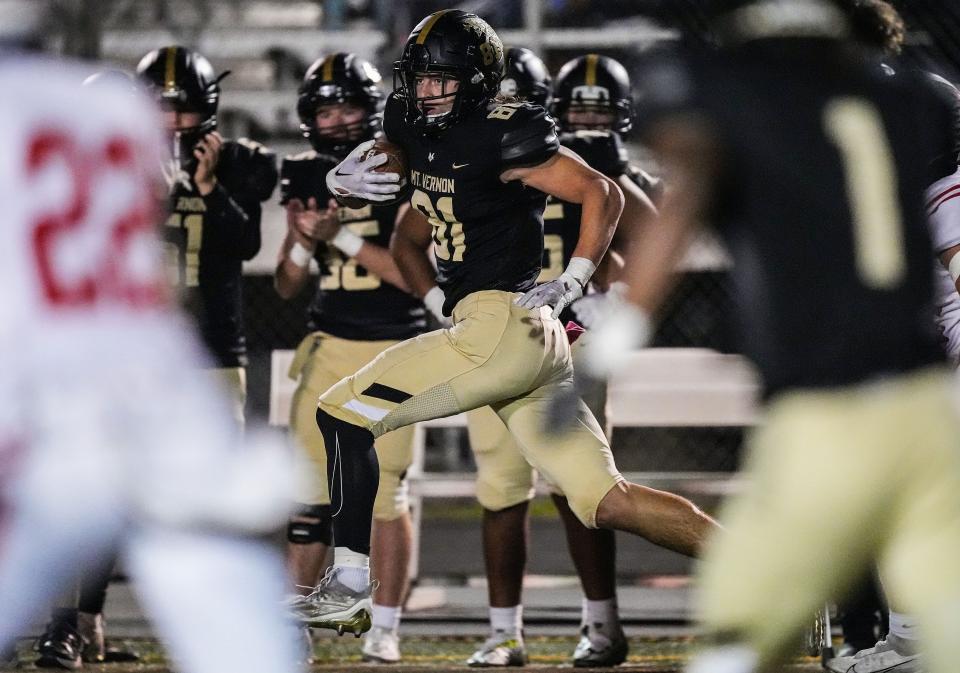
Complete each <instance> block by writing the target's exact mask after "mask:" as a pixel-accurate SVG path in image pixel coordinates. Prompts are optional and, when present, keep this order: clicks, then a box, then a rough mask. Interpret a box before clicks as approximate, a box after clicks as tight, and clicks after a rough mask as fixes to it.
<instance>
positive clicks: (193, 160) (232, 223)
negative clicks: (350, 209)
mask: <svg viewBox="0 0 960 673" xmlns="http://www.w3.org/2000/svg"><path fill="white" fill-rule="evenodd" d="M137 75H138V76H139V77H140V79H141V80H142V81H143V82H144V84H145V86H146V87H147V88H148V89H149V90H150V92H151V93H152V94H153V96H154V98H155V99H156V101H157V102H158V103H159V105H160V107H161V109H162V112H163V123H164V127H165V128H166V132H167V136H168V139H169V144H168V150H169V156H168V158H167V161H166V162H165V164H164V174H165V176H166V179H167V186H168V191H169V212H170V215H169V217H168V218H167V222H166V226H165V227H164V239H165V240H166V241H167V248H168V252H167V257H168V265H169V273H170V280H171V282H172V283H173V284H174V285H175V286H176V287H177V288H178V289H179V290H180V293H181V297H180V298H181V301H182V303H183V306H184V308H185V309H186V310H187V312H188V313H189V314H190V315H192V316H193V317H194V319H195V320H196V322H197V326H198V327H199V329H200V334H201V336H202V337H203V341H204V344H205V345H206V347H207V349H208V350H209V351H210V353H211V354H212V355H213V359H214V361H215V363H216V367H215V368H211V369H210V370H208V373H209V375H210V377H211V378H213V379H214V380H215V381H217V382H218V383H219V384H220V385H221V386H222V387H223V388H224V389H225V390H226V391H228V392H229V394H230V396H231V399H232V400H233V413H234V418H235V419H236V421H237V423H238V424H239V425H241V426H242V425H243V422H244V404H245V402H246V396H247V383H246V370H245V366H246V359H247V358H246V339H245V337H244V335H243V316H242V311H241V307H242V284H243V278H242V263H243V262H244V261H246V260H249V259H252V258H253V257H254V255H256V254H257V252H258V251H259V250H260V216H261V205H260V204H261V203H262V202H263V201H266V200H267V199H268V198H270V195H271V194H272V193H273V190H274V188H275V187H276V185H277V168H276V158H275V157H274V155H273V153H272V152H270V151H268V150H267V149H266V148H264V147H263V146H262V145H260V144H258V143H255V142H253V141H251V140H247V139H244V138H241V139H239V140H236V141H234V140H226V139H224V138H223V137H222V136H221V135H220V133H219V132H217V107H218V105H219V102H220V81H221V80H222V79H223V78H224V77H225V76H226V75H227V73H223V74H221V75H219V76H217V75H216V74H215V72H214V70H213V66H211V65H210V62H209V61H208V60H207V59H206V58H204V57H203V56H202V55H200V54H198V53H197V52H195V51H191V50H190V49H186V48H184V47H177V46H170V47H162V48H160V49H155V50H153V51H151V52H150V53H148V54H146V55H145V56H144V57H143V58H142V59H141V60H140V63H139V64H138V65H137Z"/></svg>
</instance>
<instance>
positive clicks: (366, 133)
mask: <svg viewBox="0 0 960 673" xmlns="http://www.w3.org/2000/svg"><path fill="white" fill-rule="evenodd" d="M327 88H328V87H327V86H326V85H325V86H323V87H321V89H320V94H319V95H317V96H314V97H312V98H311V100H310V101H309V103H308V104H307V105H308V108H309V109H308V110H304V112H303V114H301V118H302V119H305V121H303V122H301V124H300V132H301V133H303V136H304V137H305V138H306V139H307V140H309V141H310V145H311V147H313V149H314V150H316V151H317V152H320V153H321V154H329V155H331V156H334V157H343V156H346V155H347V154H348V153H349V152H350V150H352V149H353V148H354V147H356V146H357V145H358V144H359V143H361V142H363V141H365V140H369V139H371V138H373V136H374V135H375V134H376V130H377V121H378V115H377V110H376V106H375V104H374V105H373V106H371V105H370V104H368V102H367V101H364V100H361V99H359V98H357V97H355V96H348V95H345V94H344V92H343V91H342V90H340V87H337V86H331V87H330V88H331V89H336V90H337V91H329V92H324V89H327ZM334 105H351V106H353V107H355V108H359V109H360V110H362V111H363V114H362V116H361V117H360V118H359V119H358V120H357V121H353V122H343V123H340V124H332V125H330V126H325V127H323V128H321V127H320V125H319V123H318V122H317V115H319V114H320V113H321V112H322V110H323V108H325V107H332V106H334Z"/></svg>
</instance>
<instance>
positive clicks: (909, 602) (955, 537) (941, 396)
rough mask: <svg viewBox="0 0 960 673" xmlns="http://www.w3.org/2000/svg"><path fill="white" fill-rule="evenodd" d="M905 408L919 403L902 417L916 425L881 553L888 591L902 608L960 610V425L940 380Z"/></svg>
mask: <svg viewBox="0 0 960 673" xmlns="http://www.w3.org/2000/svg"><path fill="white" fill-rule="evenodd" d="M905 404H909V405H913V406H912V408H909V409H908V410H905V412H904V414H905V416H906V415H907V414H909V419H910V420H909V421H908V420H907V418H904V422H905V423H910V424H909V425H906V428H908V429H909V432H910V453H909V455H905V456H904V459H903V464H902V466H901V467H900V469H899V470H898V472H899V474H900V475H901V485H900V488H899V489H898V492H896V493H894V494H892V495H891V498H890V506H889V508H888V510H887V514H888V516H889V517H890V528H891V530H890V536H889V540H888V542H887V544H886V545H885V547H884V550H883V553H882V555H881V574H882V579H883V581H884V587H885V589H886V590H887V593H888V595H889V597H890V600H891V603H892V604H893V605H896V606H897V608H898V609H900V610H911V611H917V612H933V613H936V612H937V611H938V610H941V609H942V606H943V604H944V601H952V602H953V609H954V610H957V609H960V564H958V563H957V562H956V559H957V558H958V557H960V426H958V423H957V418H956V413H955V411H954V409H953V405H952V404H951V398H950V395H949V393H948V391H947V389H946V387H945V386H943V385H942V381H940V382H937V381H936V380H930V381H928V382H925V383H923V382H918V384H917V386H916V387H915V388H914V389H913V390H912V391H911V395H910V399H909V401H905ZM951 592H952V595H951ZM938 606H941V607H938ZM933 618H934V619H936V617H933ZM922 622H923V620H921V623H922Z"/></svg>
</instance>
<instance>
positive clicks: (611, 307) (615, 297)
mask: <svg viewBox="0 0 960 673" xmlns="http://www.w3.org/2000/svg"><path fill="white" fill-rule="evenodd" d="M625 293H626V285H625V284H624V283H621V282H617V283H613V284H612V285H611V286H610V289H609V290H607V291H606V292H594V293H593V294H588V295H586V296H584V297H581V298H580V299H578V300H577V301H575V302H573V303H572V304H571V305H570V310H571V311H573V315H574V317H575V318H576V319H577V322H578V323H580V324H581V325H583V326H584V327H586V328H587V329H593V328H594V327H596V326H597V325H598V324H600V323H601V322H603V321H604V320H605V319H606V318H607V317H609V316H610V315H611V314H613V313H616V311H617V310H618V309H619V307H620V306H621V305H622V304H623V301H624V299H623V296H624V294H625Z"/></svg>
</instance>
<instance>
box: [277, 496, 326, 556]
mask: <svg viewBox="0 0 960 673" xmlns="http://www.w3.org/2000/svg"><path fill="white" fill-rule="evenodd" d="M295 516H297V517H303V518H305V519H310V521H294V520H293V519H290V521H289V522H287V541H288V542H290V543H291V544H314V543H316V542H322V543H323V544H325V545H327V546H328V547H329V546H330V543H331V542H332V541H333V518H332V517H331V516H330V505H300V506H299V507H298V508H297V512H296V514H295Z"/></svg>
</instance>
